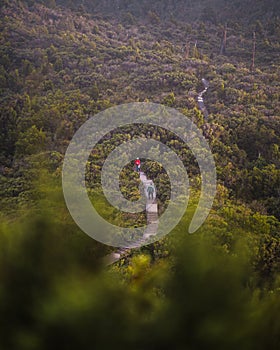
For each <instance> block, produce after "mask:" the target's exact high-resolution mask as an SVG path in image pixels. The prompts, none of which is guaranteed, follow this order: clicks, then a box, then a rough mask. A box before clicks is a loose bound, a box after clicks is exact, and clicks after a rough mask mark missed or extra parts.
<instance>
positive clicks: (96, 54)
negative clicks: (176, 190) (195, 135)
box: [0, 0, 280, 350]
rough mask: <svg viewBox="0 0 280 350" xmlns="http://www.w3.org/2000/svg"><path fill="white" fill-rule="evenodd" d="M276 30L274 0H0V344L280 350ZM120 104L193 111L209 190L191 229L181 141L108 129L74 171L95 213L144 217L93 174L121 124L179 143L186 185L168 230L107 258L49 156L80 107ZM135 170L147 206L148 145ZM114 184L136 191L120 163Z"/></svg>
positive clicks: (136, 220)
mask: <svg viewBox="0 0 280 350" xmlns="http://www.w3.org/2000/svg"><path fill="white" fill-rule="evenodd" d="M279 38H280V4H279V1H278V0H266V1H265V0H244V1H239V0H232V1H227V0H197V1H193V0H162V1H159V0H155V1H152V2H150V1H148V0H137V1H135V0H131V1H129V0H99V1H97V0H92V1H90V0H84V1H78V0H77V1H76V0H41V1H32V0H26V1H23V0H17V1H16V0H15V1H13V0H0V145H1V148H0V210H1V213H0V219H1V223H0V350H14V349H15V350H35V349H36V350H37V349H40V350H41V349H42V350H45V349H46V350H49V349H67V350H72V349H73V350H77V349H98V350H99V349H102V350H103V349H112V348H115V349H135V350H138V349H139V350H150V349H156V350H157V349H158V350H162V349H178V350H179V349H180V350H181V349H186V350H193V349H216V350H217V349H227V350H230V349H232V350H236V349H240V350H264V349H275V350H276V349H279V348H280V316H279V315H280V209H279V208H280V100H279V97H280V88H279V83H280V61H279V57H280V41H279ZM202 79H206V80H207V82H208V83H209V88H208V89H207V92H206V93H205V94H204V95H203V99H204V104H205V107H206V109H207V113H205V112H203V110H201V109H200V108H199V105H198V102H197V98H198V94H199V92H201V91H202V90H203V88H204V86H203V82H202ZM130 102H154V103H158V104H161V105H164V106H166V107H172V108H174V109H176V110H178V111H179V112H180V113H182V114H183V115H184V116H185V117H186V118H189V119H191V120H192V121H193V122H194V123H195V124H196V125H197V127H198V128H199V129H200V130H201V131H202V133H203V135H204V137H205V139H206V140H207V142H208V144H209V147H210V149H211V151H212V154H213V156H214V160H215V164H216V171H217V192H216V197H215V199H214V203H213V206H212V209H211V212H210V214H209V216H208V217H207V219H206V221H205V222H204V224H203V225H202V226H201V227H200V229H199V230H198V231H197V232H195V233H193V234H191V235H190V234H188V225H189V222H190V218H191V215H192V213H193V212H194V210H195V207H196V205H197V203H198V198H199V195H200V191H201V179H200V170H199V167H198V164H197V162H196V159H195V158H194V155H193V154H192V152H191V150H190V149H189V148H188V147H187V146H186V145H185V144H184V143H183V142H182V141H181V140H180V139H178V138H176V137H172V135H171V134H170V132H168V131H167V130H166V129H164V128H159V127H156V126H149V127H148V126H147V125H145V126H142V127H140V126H139V129H135V127H129V126H127V127H123V128H119V129H116V130H113V131H111V132H110V133H109V134H107V135H105V136H104V138H103V140H102V142H99V143H98V145H97V146H96V147H95V149H94V150H93V152H92V153H91V156H90V157H89V162H88V166H87V169H86V179H85V182H86V186H87V191H88V194H89V197H90V199H91V201H92V204H93V205H94V206H95V208H96V209H97V210H98V211H99V212H100V213H101V214H102V216H104V218H107V219H108V220H111V221H112V222H114V223H116V224H119V225H124V224H126V225H132V226H133V225H143V223H145V220H146V219H145V212H142V213H140V214H131V213H124V212H120V211H119V210H117V209H116V208H114V207H112V206H111V205H109V204H108V203H107V202H106V200H105V198H104V193H103V191H102V183H101V170H102V166H103V164H104V162H105V160H106V158H107V157H108V155H109V154H110V152H112V151H113V150H114V149H115V148H116V147H117V146H118V145H119V144H121V143H122V142H123V141H128V140H132V139H133V138H135V137H140V136H141V137H147V138H153V139H155V140H158V141H160V142H162V143H164V144H166V145H167V146H168V147H169V148H170V149H172V150H173V151H175V152H176V153H177V154H178V156H179V157H180V159H181V160H182V162H183V164H184V166H185V168H186V169H187V172H188V175H189V178H190V185H191V198H190V201H189V206H188V209H187V211H186V213H185V215H184V216H183V217H182V219H181V221H180V223H179V224H178V225H177V226H176V227H175V228H174V229H173V230H172V232H171V233H170V234H168V235H167V236H166V237H164V238H162V239H161V240H159V241H157V242H155V243H152V244H149V245H146V246H143V247H141V248H137V249H132V250H131V251H130V252H129V254H127V255H126V256H125V257H123V258H121V259H120V260H119V261H117V262H116V263H114V264H112V265H110V266H106V267H104V264H103V258H104V256H106V255H107V254H109V253H111V252H112V251H114V248H113V247H110V246H106V245H104V244H102V243H99V242H97V241H95V240H94V239H92V238H90V237H89V236H87V235H86V234H85V233H84V232H83V231H82V230H81V229H80V228H79V227H78V226H77V225H76V223H75V222H74V221H73V219H72V217H71V215H70V213H69V212H68V209H67V207H66V204H65V201H64V197H63V191H62V183H61V173H62V167H63V160H64V155H65V152H66V149H67V147H68V145H69V143H70V141H71V139H72V137H73V135H74V134H75V132H76V131H77V130H78V129H79V128H80V126H81V125H83V123H85V122H86V121H87V120H88V119H89V118H90V117H91V116H93V115H96V114H98V113H99V112H101V111H104V110H106V109H108V108H109V107H113V106H117V105H120V104H124V103H130ZM143 170H144V171H145V173H146V174H147V175H148V177H149V178H151V179H153V181H154V183H155V185H156V188H157V196H158V207H159V214H160V215H161V214H162V213H164V211H165V209H166V207H167V205H168V202H169V200H170V181H169V178H168V175H167V173H166V171H165V170H164V168H163V167H162V165H161V164H159V163H158V162H156V161H153V160H148V159H147V160H146V161H145V160H144V161H143ZM120 189H121V191H122V193H123V195H124V196H125V197H126V198H127V199H129V200H131V201H135V200H137V199H139V197H140V191H139V176H138V174H137V173H136V172H135V171H134V170H133V163H131V162H130V163H128V164H126V165H125V166H124V168H123V170H122V172H121V174H120Z"/></svg>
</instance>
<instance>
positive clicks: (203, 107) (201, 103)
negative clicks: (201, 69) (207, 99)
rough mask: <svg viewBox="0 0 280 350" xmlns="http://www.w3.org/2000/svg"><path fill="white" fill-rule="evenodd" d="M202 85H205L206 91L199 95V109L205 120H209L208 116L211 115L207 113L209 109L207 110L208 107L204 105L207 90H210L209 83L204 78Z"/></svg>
mask: <svg viewBox="0 0 280 350" xmlns="http://www.w3.org/2000/svg"><path fill="white" fill-rule="evenodd" d="M201 81H202V83H203V85H204V90H202V91H201V92H200V93H199V94H198V96H197V103H198V107H199V109H200V110H201V112H202V113H203V115H204V118H205V119H208V115H209V113H208V111H207V109H206V107H205V105H204V100H203V97H202V96H203V95H204V94H205V93H206V91H207V89H208V88H209V82H208V81H207V80H206V79H204V78H202V80H201Z"/></svg>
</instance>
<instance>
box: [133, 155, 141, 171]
mask: <svg viewBox="0 0 280 350" xmlns="http://www.w3.org/2000/svg"><path fill="white" fill-rule="evenodd" d="M134 164H135V168H136V171H137V172H138V173H139V172H140V167H141V161H140V159H139V158H136V160H135V162H134Z"/></svg>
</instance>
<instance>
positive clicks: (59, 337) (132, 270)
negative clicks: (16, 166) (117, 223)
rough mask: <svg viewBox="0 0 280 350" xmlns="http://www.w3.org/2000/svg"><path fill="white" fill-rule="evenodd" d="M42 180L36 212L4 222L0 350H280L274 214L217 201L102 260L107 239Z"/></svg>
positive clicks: (0, 235) (0, 264)
mask: <svg viewBox="0 0 280 350" xmlns="http://www.w3.org/2000/svg"><path fill="white" fill-rule="evenodd" d="M42 176H44V175H42ZM39 182H40V183H44V186H43V187H42V186H41V188H40V190H39V191H38V193H41V199H40V200H39V201H38V204H37V207H36V209H29V210H27V209H26V210H25V212H24V214H22V217H21V218H18V219H14V220H13V221H11V220H10V221H8V220H6V219H4V218H3V220H2V223H1V232H0V281H1V283H0V315H1V317H0V348H1V349H3V350H13V349H20V350H25V349H26V350H32V349H70V350H71V349H75V350H76V349H85V348H87V347H89V346H90V347H91V348H93V349H110V348H112V347H117V348H123V349H128V348H133V349H165V348H166V349H167V348H168V349H169V348H172V349H246V350H250V349H254V350H256V349H264V348H268V349H278V348H279V344H280V338H279V334H280V332H279V330H280V318H279V311H280V298H279V293H280V288H279V279H278V277H277V273H276V271H277V269H279V260H277V259H278V258H277V256H278V257H279V254H278V255H277V251H278V253H279V245H277V242H279V237H278V236H277V235H278V233H277V232H278V228H279V227H278V226H277V225H278V222H277V220H275V219H273V218H270V219H269V218H268V217H266V216H261V215H259V216H256V215H255V216H252V217H250V216H248V215H244V213H245V210H246V208H245V207H241V206H240V207H237V206H234V205H230V203H229V202H228V203H227V204H226V205H225V206H220V207H219V205H218V202H216V204H215V206H214V209H213V212H212V214H211V216H210V218H209V219H208V221H207V222H206V224H205V225H204V226H203V229H202V230H201V231H200V232H199V233H197V234H193V235H188V234H186V233H185V231H186V229H185V227H186V222H185V221H184V220H182V222H181V224H180V225H179V226H178V227H177V228H176V232H175V231H174V232H173V233H172V234H171V235H169V236H168V237H167V238H166V239H165V240H164V241H162V242H158V243H155V244H154V246H153V250H151V249H150V248H149V247H146V248H145V247H144V248H141V250H139V251H138V252H135V253H134V255H133V256H132V257H130V258H129V260H128V261H127V260H126V261H121V262H120V263H119V264H116V265H114V266H111V267H108V268H106V269H104V268H103V267H102V266H101V265H100V261H101V257H102V256H104V255H105V254H106V253H107V252H106V249H105V248H104V246H102V245H100V244H98V243H96V242H95V241H94V240H92V239H90V238H88V237H87V236H86V235H85V234H82V233H81V232H79V231H78V228H77V227H76V225H75V224H74V223H73V222H72V221H71V220H70V218H69V215H68V214H67V211H66V208H64V205H63V202H62V200H61V197H60V196H61V193H60V190H59V186H58V185H57V187H55V184H52V185H51V186H50V185H49V184H48V182H47V180H46V178H45V180H44V181H42V178H41V180H40V181H39ZM54 203H55V204H54ZM42 213H43V214H42ZM221 213H222V214H223V217H225V218H226V221H223V219H222V218H221V216H220V214H221ZM246 220H247V221H246ZM269 220H270V222H269ZM277 227H278V228H277ZM244 237H246V239H245V238H244ZM277 237H278V239H276V238H277ZM273 247H274V248H273ZM277 247H278V248H277ZM273 249H274V250H273ZM277 249H278V250H277ZM150 251H153V254H150ZM164 253H165V255H166V256H165V258H162V257H163V256H164ZM128 262H129V263H128ZM265 266H266V269H265Z"/></svg>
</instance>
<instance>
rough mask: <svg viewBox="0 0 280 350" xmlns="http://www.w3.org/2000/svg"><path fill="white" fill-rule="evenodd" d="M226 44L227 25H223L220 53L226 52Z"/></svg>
mask: <svg viewBox="0 0 280 350" xmlns="http://www.w3.org/2000/svg"><path fill="white" fill-rule="evenodd" d="M226 45H227V25H225V27H224V31H223V37H222V42H221V49H220V55H225V54H226Z"/></svg>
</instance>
